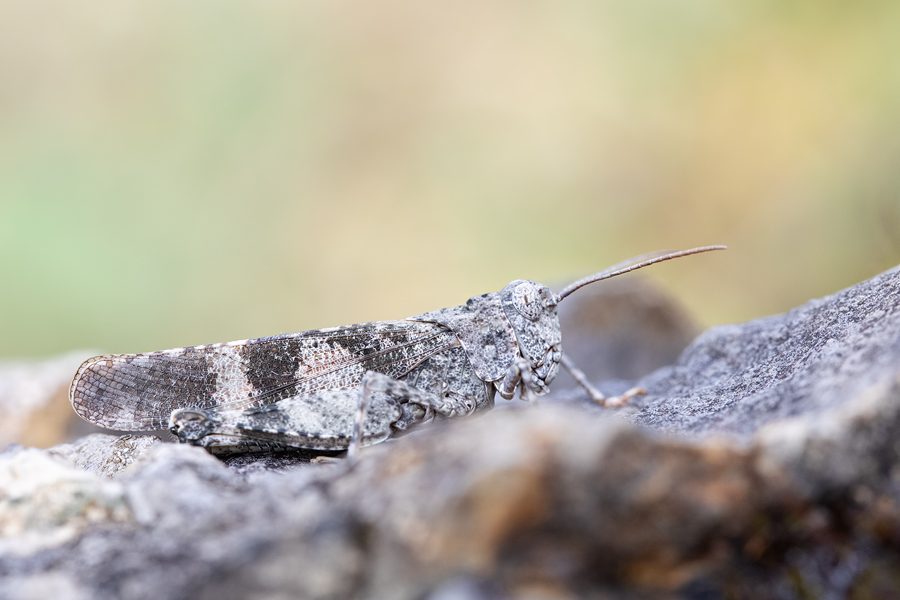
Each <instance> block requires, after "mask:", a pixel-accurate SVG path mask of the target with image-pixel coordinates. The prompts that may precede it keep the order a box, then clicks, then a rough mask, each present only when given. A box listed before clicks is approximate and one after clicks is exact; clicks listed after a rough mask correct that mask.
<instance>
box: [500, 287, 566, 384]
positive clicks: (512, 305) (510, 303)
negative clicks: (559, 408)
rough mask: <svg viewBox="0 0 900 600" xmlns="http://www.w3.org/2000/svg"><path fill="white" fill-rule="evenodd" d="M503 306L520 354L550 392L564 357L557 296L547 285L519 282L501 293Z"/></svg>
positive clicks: (536, 377)
mask: <svg viewBox="0 0 900 600" xmlns="http://www.w3.org/2000/svg"><path fill="white" fill-rule="evenodd" d="M500 303H501V305H502V306H503V312H504V313H505V314H506V318H507V319H509V322H510V324H511V325H512V328H513V331H514V332H515V334H516V341H517V342H518V344H519V353H520V354H521V355H522V357H523V358H524V359H526V360H527V361H528V362H529V364H530V365H531V368H532V373H533V375H534V378H535V383H536V384H537V386H538V388H540V389H541V391H543V392H544V393H546V386H547V385H548V384H549V383H550V382H552V381H553V379H554V378H556V374H557V373H558V372H559V361H560V358H561V357H562V348H561V346H560V343H561V341H562V334H561V332H560V328H559V316H558V315H557V314H556V304H557V298H556V295H555V294H554V293H553V292H551V291H550V289H549V288H548V287H547V286H545V285H542V284H540V283H537V282H535V281H527V280H524V279H517V280H516V281H513V282H512V283H510V284H509V285H507V286H506V287H505V288H503V290H501V292H500Z"/></svg>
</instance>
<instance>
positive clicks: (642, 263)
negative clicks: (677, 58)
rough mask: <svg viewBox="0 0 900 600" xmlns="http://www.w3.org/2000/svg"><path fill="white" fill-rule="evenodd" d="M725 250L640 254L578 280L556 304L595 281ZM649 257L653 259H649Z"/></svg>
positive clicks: (715, 248)
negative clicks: (661, 263) (666, 262)
mask: <svg viewBox="0 0 900 600" xmlns="http://www.w3.org/2000/svg"><path fill="white" fill-rule="evenodd" d="M725 248H727V246H701V247H699V248H691V249H690V250H682V251H681V252H670V253H668V254H663V255H662V256H659V253H656V252H654V253H652V254H642V255H640V256H636V257H634V258H630V259H628V260H626V261H624V262H621V263H619V264H617V265H614V266H612V267H610V268H608V269H606V270H605V271H600V272H599V273H594V274H593V275H591V276H589V277H585V278H584V279H579V280H578V281H576V282H575V283H573V284H571V285H569V286H567V287H566V288H565V289H564V290H563V291H561V292H560V293H558V294H557V295H556V302H557V303H558V302H559V301H560V300H562V299H563V298H565V297H566V296H568V295H569V294H571V293H572V292H574V291H575V290H579V289H581V288H583V287H584V286H586V285H588V284H591V283H594V282H597V281H603V280H604V279H609V278H610V277H615V276H616V275H624V274H625V273H629V272H631V271H637V270H638V269H643V268H644V267H649V266H650V265H655V264H656V263H658V262H663V261H664V260H672V259H673V258H681V257H682V256H690V255H691V254H700V253H701V252H709V251H711V250H724V249H725ZM651 256H652V257H653V258H649V257H651ZM635 261H638V262H635ZM624 265H628V266H624Z"/></svg>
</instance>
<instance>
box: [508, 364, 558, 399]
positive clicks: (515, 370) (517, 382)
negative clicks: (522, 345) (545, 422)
mask: <svg viewBox="0 0 900 600" xmlns="http://www.w3.org/2000/svg"><path fill="white" fill-rule="evenodd" d="M516 388H521V391H520V396H521V398H522V400H525V401H526V402H528V403H529V404H532V405H534V404H537V397H538V396H543V395H544V394H546V393H547V392H548V391H549V390H548V389H547V386H546V385H545V384H544V382H543V381H541V380H540V379H538V378H536V377H534V374H533V373H532V369H531V365H530V364H529V363H528V361H527V360H525V359H524V358H518V359H516V360H515V361H514V362H513V364H512V365H510V367H509V369H508V370H507V371H506V375H505V376H504V377H503V379H502V380H501V381H500V383H499V385H498V386H497V391H498V392H499V393H500V396H501V397H502V398H504V399H505V400H512V397H513V395H514V394H515V393H516Z"/></svg>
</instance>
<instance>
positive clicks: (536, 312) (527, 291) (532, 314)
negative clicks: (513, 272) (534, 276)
mask: <svg viewBox="0 0 900 600" xmlns="http://www.w3.org/2000/svg"><path fill="white" fill-rule="evenodd" d="M512 301H513V306H515V307H516V310H517V311H518V312H519V314H520V315H522V316H523V317H525V318H526V319H528V320H529V321H537V320H538V319H540V318H541V313H542V312H543V310H544V305H543V303H542V302H541V291H540V289H539V288H538V287H537V286H536V285H534V284H533V283H520V284H519V285H517V286H516V288H515V289H514V290H513V295H512Z"/></svg>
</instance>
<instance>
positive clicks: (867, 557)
mask: <svg viewBox="0 0 900 600" xmlns="http://www.w3.org/2000/svg"><path fill="white" fill-rule="evenodd" d="M898 292H900V269H894V270H892V271H888V272H887V273H884V274H882V275H880V276H878V277H876V278H874V279H872V280H870V281H867V282H864V283H862V284H859V285H858V286H855V287H853V288H850V289H848V290H844V291H843V292H840V293H838V294H835V295H833V296H830V297H828V298H823V299H821V300H815V301H813V302H810V303H809V304H807V305H805V306H803V307H800V308H798V309H795V310H794V311H791V312H790V313H788V314H786V315H779V316H774V317H769V318H766V319H760V320H757V321H752V322H750V323H745V324H742V325H730V326H725V327H717V328H714V329H711V330H709V331H707V332H706V333H704V334H703V335H701V336H700V337H699V338H698V339H697V340H695V341H694V342H693V343H692V344H691V345H690V347H689V348H688V349H687V350H686V351H685V352H684V353H683V354H682V356H681V358H680V359H678V362H677V363H675V364H674V365H672V366H668V367H663V368H662V369H659V370H657V371H656V372H654V373H652V374H650V375H647V376H646V377H644V378H643V379H642V380H640V383H642V384H643V385H644V386H645V387H647V389H648V391H649V392H650V394H649V395H648V396H647V397H646V398H642V399H638V400H636V401H634V402H633V403H632V405H631V406H628V407H626V408H624V409H618V410H616V409H603V408H600V407H597V406H595V405H592V404H589V403H588V402H587V399H586V397H585V396H584V395H583V394H582V393H580V392H578V391H576V390H571V391H566V392H560V393H557V394H555V395H554V398H550V399H548V400H547V401H546V402H544V403H543V404H542V406H540V407H538V408H537V409H524V408H519V409H514V410H505V411H496V412H494V413H492V414H488V415H486V416H484V417H481V418H478V419H472V420H464V421H457V422H445V423H441V424H439V425H436V426H434V427H431V428H428V429H424V430H422V431H420V432H417V433H413V434H411V435H409V436H407V437H404V438H401V439H400V440H397V441H394V442H390V443H387V444H383V445H380V446H376V447H372V448H369V449H367V450H366V451H364V452H363V455H362V458H361V460H359V461H358V462H356V463H354V464H352V465H350V464H346V463H341V464H326V465H317V464H310V463H309V462H308V460H309V456H308V455H301V454H297V455H293V454H284V455H262V456H245V457H240V458H235V459H229V460H228V461H226V462H223V461H221V460H219V459H217V458H215V457H213V456H210V455H208V454H206V453H205V452H204V451H202V450H200V449H198V448H193V447H188V446H179V445H174V444H169V443H160V442H159V440H158V439H156V438H152V437H150V436H143V437H132V436H126V437H125V438H117V437H115V436H91V437H88V438H84V439H82V440H79V441H78V442H76V443H73V444H67V445H63V446H58V447H56V448H53V449H50V450H36V449H23V448H11V449H10V450H7V451H6V452H4V453H2V454H0V598H11V599H13V598H14V599H20V598H44V597H53V598H100V599H104V598H148V599H149V598H154V599H156V598H249V597H252V598H427V599H429V600H449V599H454V598H484V599H488V598H491V599H493V598H628V599H631V598H659V597H664V598H697V599H700V598H703V599H706V598H814V597H815V598H844V597H853V598H890V597H897V596H896V592H897V590H898V589H900V456H898V453H900V444H898V443H897V441H896V440H898V439H900V435H898V434H900V431H898V428H900V293H898ZM631 383H633V382H622V381H619V382H608V383H605V384H602V385H601V387H602V388H604V389H609V390H611V391H614V388H620V387H621V386H624V385H630V384H631ZM891 594H894V596H891Z"/></svg>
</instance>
